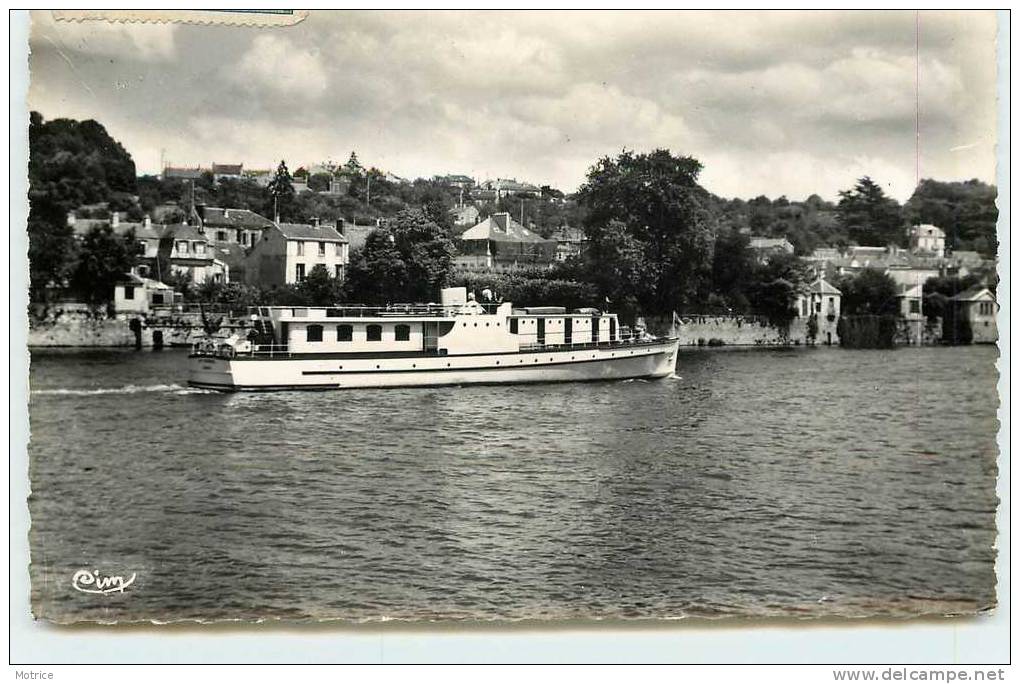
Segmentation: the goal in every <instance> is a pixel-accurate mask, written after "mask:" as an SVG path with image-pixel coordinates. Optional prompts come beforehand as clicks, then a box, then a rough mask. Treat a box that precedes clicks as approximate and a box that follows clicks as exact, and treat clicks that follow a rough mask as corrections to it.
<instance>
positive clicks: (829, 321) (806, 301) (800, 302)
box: [794, 278, 843, 344]
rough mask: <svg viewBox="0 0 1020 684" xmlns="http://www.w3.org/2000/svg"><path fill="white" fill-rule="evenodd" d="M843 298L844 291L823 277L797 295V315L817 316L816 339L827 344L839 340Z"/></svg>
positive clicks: (795, 305)
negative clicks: (837, 328)
mask: <svg viewBox="0 0 1020 684" xmlns="http://www.w3.org/2000/svg"><path fill="white" fill-rule="evenodd" d="M842 298H843V293H842V292H840V291H839V289H838V288H836V287H834V286H832V285H831V284H829V283H828V282H827V281H826V280H824V279H822V278H818V279H817V280H815V281H814V282H813V283H811V284H810V285H808V286H807V287H806V288H804V290H802V291H801V293H800V294H798V295H797V301H796V303H795V304H794V307H795V308H796V310H797V316H798V317H800V318H805V319H806V318H810V317H811V316H815V320H816V322H817V323H818V333H817V337H816V339H818V340H820V341H822V342H824V343H825V344H832V343H833V342H834V341H838V336H837V334H836V327H837V325H838V323H839V313H840V304H841V302H842Z"/></svg>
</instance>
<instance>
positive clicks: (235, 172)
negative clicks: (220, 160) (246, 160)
mask: <svg viewBox="0 0 1020 684" xmlns="http://www.w3.org/2000/svg"><path fill="white" fill-rule="evenodd" d="M243 166H244V165H243V164H217V163H216V162H213V165H212V175H213V181H214V182H216V183H219V182H220V181H221V180H224V179H226V180H241V176H242V167H243Z"/></svg>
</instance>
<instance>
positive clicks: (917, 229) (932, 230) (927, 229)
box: [910, 223, 946, 237]
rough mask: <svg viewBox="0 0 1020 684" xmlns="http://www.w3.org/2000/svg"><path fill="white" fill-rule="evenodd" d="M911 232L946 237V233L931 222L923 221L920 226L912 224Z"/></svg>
mask: <svg viewBox="0 0 1020 684" xmlns="http://www.w3.org/2000/svg"><path fill="white" fill-rule="evenodd" d="M910 232H911V233H912V234H915V235H928V236H931V237H945V236H946V233H945V231H944V230H942V229H941V228H939V227H938V226H933V225H932V224H930V223H923V224H921V225H919V226H911V227H910Z"/></svg>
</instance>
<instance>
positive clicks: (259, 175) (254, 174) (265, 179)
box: [241, 169, 276, 188]
mask: <svg viewBox="0 0 1020 684" xmlns="http://www.w3.org/2000/svg"><path fill="white" fill-rule="evenodd" d="M241 176H242V178H244V180H247V181H251V182H252V183H255V185H257V186H259V187H260V188H264V187H267V186H268V185H269V184H270V183H272V182H273V178H274V177H275V176H276V172H275V171H273V170H272V169H248V170H247V171H243V172H242V174H241Z"/></svg>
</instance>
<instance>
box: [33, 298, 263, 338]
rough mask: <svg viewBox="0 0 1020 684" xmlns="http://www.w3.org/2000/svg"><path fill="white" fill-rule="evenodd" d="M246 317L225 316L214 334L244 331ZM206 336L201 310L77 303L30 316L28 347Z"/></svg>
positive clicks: (243, 332)
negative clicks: (124, 310) (106, 308)
mask: <svg viewBox="0 0 1020 684" xmlns="http://www.w3.org/2000/svg"><path fill="white" fill-rule="evenodd" d="M246 330H247V321H245V320H244V319H224V320H223V321H222V323H221V325H220V329H219V330H218V331H217V332H216V334H215V337H223V338H225V337H229V336H230V335H231V334H233V333H234V332H240V333H241V334H242V335H244V334H245V331H246ZM203 337H205V331H204V329H203V327H202V319H201V315H199V314H192V313H187V314H177V315H151V314H120V315H117V316H110V315H107V314H106V313H105V312H102V311H93V310H90V309H88V308H87V307H83V306H78V305H73V304H72V305H66V306H60V305H57V306H53V307H50V308H48V309H46V310H45V311H35V312H32V314H31V315H30V316H29V327H28V346H29V347H134V346H139V345H140V346H142V347H159V346H165V347H188V346H191V344H192V343H193V342H196V341H198V340H199V339H200V338H203Z"/></svg>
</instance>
